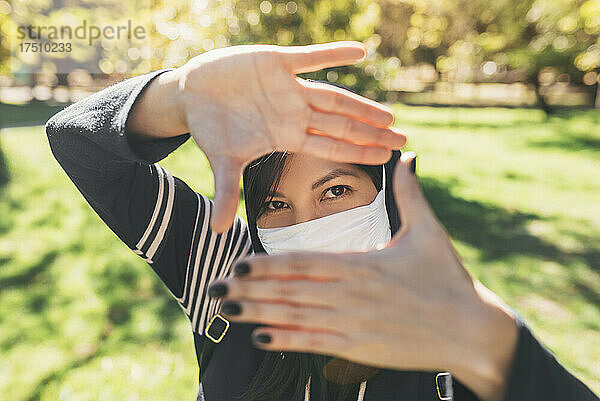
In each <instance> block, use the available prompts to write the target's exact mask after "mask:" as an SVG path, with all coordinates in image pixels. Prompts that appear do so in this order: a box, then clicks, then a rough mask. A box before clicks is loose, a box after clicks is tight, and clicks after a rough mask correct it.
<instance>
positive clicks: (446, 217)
mask: <svg viewBox="0 0 600 401" xmlns="http://www.w3.org/2000/svg"><path fill="white" fill-rule="evenodd" d="M421 185H422V187H423V191H424V193H425V195H426V197H427V199H428V200H429V203H430V205H431V207H432V208H433V210H434V211H435V213H436V215H437V217H438V218H439V220H440V221H441V223H442V224H443V225H444V227H446V230H447V231H448V233H449V234H450V235H451V236H452V237H453V238H455V239H457V240H459V241H462V242H465V243H467V244H469V245H471V246H473V247H474V248H476V249H478V250H479V251H480V252H481V253H482V256H483V258H484V259H485V260H488V261H490V260H496V259H502V258H504V257H507V256H511V255H525V256H529V257H534V258H538V259H542V260H549V261H554V262H557V263H562V264H567V263H571V262H573V261H575V260H581V261H583V262H585V263H586V264H587V265H588V266H589V267H590V268H592V269H594V270H595V271H596V272H597V273H600V265H599V261H600V249H597V248H594V247H592V246H588V247H587V248H586V249H585V250H583V251H581V252H567V251H565V250H562V249H560V248H558V247H557V246H556V245H554V244H553V243H551V242H548V241H546V240H543V239H541V238H539V237H537V236H535V235H533V234H531V233H530V232H529V231H528V229H527V227H528V225H529V224H530V223H531V222H533V221H540V220H545V219H546V218H544V217H541V216H539V215H536V214H532V213H522V212H519V211H509V210H506V209H503V208H499V207H496V206H493V205H488V204H485V203H480V202H475V201H470V200H465V199H462V198H460V197H457V196H454V195H453V194H452V192H451V187H449V186H448V185H447V184H444V183H442V182H440V181H438V180H435V179H432V178H422V179H421ZM590 245H591V244H590ZM581 285H582V286H585V283H581ZM582 295H584V296H585V297H586V298H587V299H588V300H589V301H590V302H592V303H593V304H595V305H600V292H599V291H598V290H597V289H596V290H594V289H590V291H582Z"/></svg>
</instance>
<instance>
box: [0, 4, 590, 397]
mask: <svg viewBox="0 0 600 401" xmlns="http://www.w3.org/2000/svg"><path fill="white" fill-rule="evenodd" d="M124 19H132V20H134V21H135V22H136V23H139V24H143V25H144V26H147V27H148V32H149V36H148V38H146V40H145V41H142V42H139V43H136V42H130V41H129V42H127V41H123V42H108V41H98V42H97V43H94V44H93V45H91V46H87V47H86V46H83V45H77V46H74V50H73V52H72V53H71V54H69V55H60V54H59V55H55V56H56V59H55V60H53V59H52V58H44V57H36V56H35V55H33V56H32V55H31V54H29V55H23V54H19V53H18V52H17V51H16V46H17V45H18V40H16V37H15V28H16V27H17V26H18V25H19V24H24V23H27V22H29V23H31V22H33V23H36V24H38V25H46V26H52V25H55V26H61V25H65V24H67V25H68V24H75V23H78V21H82V20H86V21H89V22H90V23H96V24H98V25H102V24H103V23H108V22H112V23H117V22H118V21H121V20H124ZM0 33H1V34H2V36H1V40H0V128H2V129H1V131H0V394H1V396H0V398H1V399H3V400H4V399H6V400H10V401H13V400H14V401H19V400H32V401H33V400H126V401H135V400H170V399H194V397H195V393H196V390H197V375H198V369H197V363H196V360H195V354H194V348H193V341H192V336H191V332H190V330H189V323H188V322H187V320H186V317H185V315H184V314H183V312H182V311H181V310H180V308H179V307H178V305H177V303H176V302H175V301H174V300H173V299H172V298H171V296H170V294H169V293H168V291H167V290H166V288H164V286H163V285H162V284H161V282H160V281H159V280H158V278H157V277H156V276H155V275H154V273H153V272H152V270H151V269H150V267H149V266H148V265H147V264H145V263H144V262H143V261H142V260H141V259H140V258H139V257H138V256H136V255H135V254H133V253H132V252H131V251H129V250H128V248H127V247H126V246H125V245H123V244H122V243H120V241H119V240H118V239H117V237H116V236H115V235H114V234H113V233H112V232H111V231H110V230H109V229H108V228H107V227H106V226H105V225H104V224H103V223H102V221H101V220H100V219H99V218H98V217H97V216H96V215H95V213H94V212H93V210H92V209H91V208H90V207H89V206H88V205H87V204H86V203H85V201H84V200H83V198H82V197H81V195H80V194H79V193H78V192H77V190H76V188H75V187H74V186H73V185H72V183H71V182H70V181H69V180H68V178H67V177H66V175H65V174H64V172H63V171H62V170H61V169H60V168H59V166H58V164H57V163H56V161H55V160H54V159H53V158H52V155H51V153H50V150H49V147H48V143H47V140H46V136H45V133H44V130H43V123H44V122H45V121H46V120H47V118H48V117H49V116H50V115H52V114H53V113H55V112H57V111H58V110H60V109H62V108H63V107H65V106H66V105H68V104H69V103H71V102H73V101H77V100H78V99H81V98H83V97H85V96H87V95H88V94H89V93H92V92H94V91H96V90H99V89H101V88H102V87H105V86H107V85H109V84H111V83H114V82H117V81H119V80H122V79H124V78H126V77H129V76H134V75H137V74H141V73H144V72H148V71H151V70H155V69H159V68H165V67H177V66H180V65H182V64H183V63H184V62H185V61H186V60H188V59H189V58H190V57H193V56H195V55H197V54H200V53H202V52H205V51H208V50H212V49H214V48H219V47H224V46H229V45H235V44H247V43H276V44H281V45H292V44H309V43H320V42H325V41H332V40H359V41H361V42H363V43H364V44H365V45H366V46H367V48H368V49H369V51H368V57H367V59H366V60H365V61H364V62H362V63H360V64H358V65H356V66H352V67H341V68H334V69H328V70H325V71H322V72H319V73H315V74H308V75H307V77H311V78H317V79H323V80H328V81H330V82H336V83H339V84H342V85H345V86H347V87H349V88H351V89H353V90H355V91H357V92H359V93H361V94H363V95H365V96H369V97H372V98H375V99H378V100H380V101H384V102H387V103H389V104H390V105H392V107H393V109H394V111H395V113H396V122H395V125H396V126H397V127H399V128H401V129H402V130H403V131H404V132H405V133H406V134H408V135H409V144H408V147H407V149H410V150H415V151H417V153H418V154H419V166H418V174H419V176H420V177H421V183H422V185H423V187H424V190H425V193H426V196H427V198H428V200H429V201H430V203H431V204H432V206H433V209H434V210H435V212H436V214H437V216H438V217H439V219H440V221H441V222H442V223H443V224H444V225H445V227H446V228H447V230H448V232H449V234H450V235H451V237H452V239H453V241H454V243H455V245H456V247H457V249H458V251H459V253H460V255H461V256H462V257H463V259H464V262H465V265H466V266H467V267H468V269H469V270H470V271H471V272H472V273H473V274H474V275H475V276H476V277H478V278H479V279H480V280H481V281H482V282H483V283H484V284H486V285H487V286H488V287H490V288H491V289H492V290H493V291H495V292H496V293H497V294H499V295H500V296H501V297H502V298H503V299H504V300H505V301H506V302H507V303H508V304H510V305H511V306H512V307H514V308H515V309H516V310H517V311H518V312H519V313H521V314H522V315H523V316H524V317H525V318H526V320H527V321H528V322H529V323H530V324H531V326H532V328H533V330H534V332H535V333H536V334H537V336H538V337H539V338H540V339H541V340H542V342H543V343H544V344H545V345H546V346H547V347H548V348H549V349H550V350H552V352H554V353H555V354H556V355H557V357H558V359H559V360H560V361H561V362H563V363H564V365H565V366H566V367H567V368H568V369H569V370H570V371H572V372H573V373H574V374H575V375H576V376H578V377H579V378H581V379H582V380H583V381H584V382H585V383H586V384H588V385H589V386H590V387H591V388H592V389H593V390H594V391H596V392H597V393H600V180H599V178H598V177H599V176H600V110H598V108H600V99H599V98H600V96H599V89H598V88H599V82H600V39H599V36H600V0H520V1H518V0H496V1H494V2H489V1H487V0H457V1H448V0H414V1H413V0H381V1H372V0H336V1H331V0H314V1H304V0H296V1H255V0H245V1H244V0H221V1H216V0H198V1H182V0H175V1H162V2H161V1H156V2H155V1H131V2H123V1H86V2H75V1H67V0H64V1H54V2H53V1H48V0H33V1H29V0H28V1H11V2H8V1H4V0H0ZM42 40H43V39H42ZM65 57H66V58H68V60H66V59H65ZM65 66H66V67H65ZM73 66H80V67H83V68H74V67H73ZM161 163H162V164H163V165H164V166H165V167H167V168H168V169H169V170H170V171H171V172H172V173H173V174H175V175H177V176H179V177H181V178H182V179H184V180H185V181H186V182H187V183H188V184H189V185H190V186H191V187H192V188H193V189H195V190H197V191H198V192H201V193H203V194H207V195H211V194H212V191H213V181H212V176H211V173H210V169H209V166H208V163H207V162H206V159H205V158H204V156H203V154H202V152H201V151H200V150H199V149H197V148H196V147H195V145H194V144H193V142H192V141H188V142H187V143H186V144H185V145H183V146H182V147H181V148H180V149H179V150H177V151H176V152H174V153H173V154H172V155H171V156H169V158H167V159H166V160H164V161H163V162H161ZM239 213H240V215H241V216H245V213H244V210H243V208H241V209H240V210H239Z"/></svg>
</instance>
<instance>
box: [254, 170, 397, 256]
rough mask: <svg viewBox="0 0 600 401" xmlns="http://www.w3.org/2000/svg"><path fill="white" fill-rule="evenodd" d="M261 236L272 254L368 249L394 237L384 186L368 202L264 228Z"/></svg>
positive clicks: (260, 229)
mask: <svg viewBox="0 0 600 401" xmlns="http://www.w3.org/2000/svg"><path fill="white" fill-rule="evenodd" d="M257 229H258V238H259V239H260V242H261V243H262V246H263V248H264V249H265V251H266V252H267V253H268V254H269V255H273V254H278V253H282V252H292V251H321V252H344V251H367V250H370V249H375V248H377V246H379V245H381V244H385V243H387V242H388V241H389V240H390V238H391V230H390V223H389V220H388V215H387V210H386V208H385V170H384V173H383V188H382V189H381V191H379V193H378V194H377V197H375V200H374V201H373V202H371V203H370V204H368V205H365V206H359V207H355V208H353V209H349V210H345V211H343V212H339V213H334V214H330V215H329V216H325V217H321V218H319V219H314V220H310V221H305V222H303V223H298V224H294V225H291V226H287V227H278V228H260V227H258V228H257Z"/></svg>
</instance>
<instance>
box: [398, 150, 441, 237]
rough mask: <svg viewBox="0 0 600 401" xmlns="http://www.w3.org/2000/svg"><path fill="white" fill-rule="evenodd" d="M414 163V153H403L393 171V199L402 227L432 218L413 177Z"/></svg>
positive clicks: (415, 157) (415, 177) (415, 158)
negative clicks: (394, 199)
mask: <svg viewBox="0 0 600 401" xmlns="http://www.w3.org/2000/svg"><path fill="white" fill-rule="evenodd" d="M416 162H417V154H416V153H415V152H405V153H403V154H402V156H401V158H400V160H398V163H397V164H396V168H395V171H394V197H395V198H396V206H397V207H398V212H399V213H400V220H401V222H402V226H403V227H409V226H410V225H411V224H415V223H416V222H418V221H421V220H423V218H426V217H429V216H432V213H431V209H429V205H428V203H427V200H426V199H425V197H424V196H423V192H422V191H421V187H420V185H419V182H418V180H417V176H416V175H415V168H416Z"/></svg>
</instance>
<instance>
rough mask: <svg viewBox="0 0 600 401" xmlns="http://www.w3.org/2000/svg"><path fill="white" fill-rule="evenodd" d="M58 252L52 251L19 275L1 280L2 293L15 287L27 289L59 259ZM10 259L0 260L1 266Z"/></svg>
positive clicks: (0, 289)
mask: <svg viewBox="0 0 600 401" xmlns="http://www.w3.org/2000/svg"><path fill="white" fill-rule="evenodd" d="M58 254H59V252H58V250H52V251H50V252H48V253H46V254H45V255H43V256H42V257H41V258H40V259H39V260H38V261H37V262H36V263H33V264H32V265H31V266H29V267H27V268H25V269H23V270H22V271H20V272H19V273H17V274H14V275H11V276H7V277H2V278H0V291H4V290H7V289H10V288H14V287H27V286H29V285H31V284H32V283H33V282H34V281H35V279H36V278H37V277H39V276H40V275H41V274H42V273H43V272H44V271H46V270H47V269H48V267H49V266H50V265H52V263H53V262H54V260H55V259H56V258H57V257H58ZM8 261H9V259H8V258H6V259H2V260H0V266H1V265H2V264H3V262H8Z"/></svg>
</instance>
